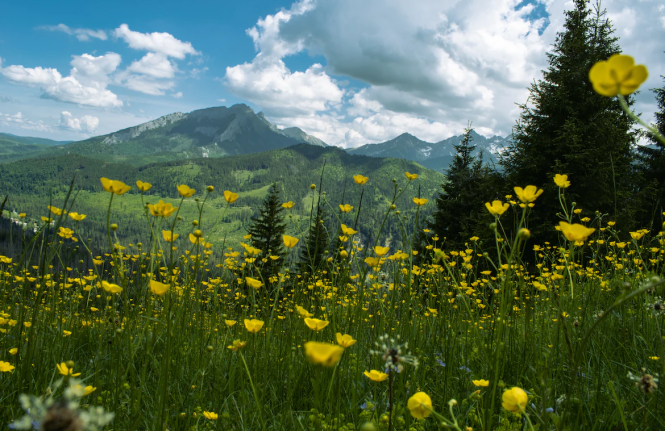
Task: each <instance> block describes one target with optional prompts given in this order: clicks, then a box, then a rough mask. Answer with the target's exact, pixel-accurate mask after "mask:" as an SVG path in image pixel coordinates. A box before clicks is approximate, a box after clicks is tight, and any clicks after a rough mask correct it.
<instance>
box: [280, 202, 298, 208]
mask: <svg viewBox="0 0 665 431" xmlns="http://www.w3.org/2000/svg"><path fill="white" fill-rule="evenodd" d="M294 205H295V202H291V201H288V202H284V203H283V204H282V206H283V207H284V208H286V209H287V210H290V209H291V208H293V206H294Z"/></svg>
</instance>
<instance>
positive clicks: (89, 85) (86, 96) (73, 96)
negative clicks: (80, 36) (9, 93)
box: [0, 52, 122, 107]
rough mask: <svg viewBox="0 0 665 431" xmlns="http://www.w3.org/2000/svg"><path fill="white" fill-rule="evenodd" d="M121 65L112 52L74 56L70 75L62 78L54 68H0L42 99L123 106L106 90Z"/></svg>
mask: <svg viewBox="0 0 665 431" xmlns="http://www.w3.org/2000/svg"><path fill="white" fill-rule="evenodd" d="M119 64H120V55H118V54H116V53H113V52H110V53H107V54H105V55H101V56H98V57H95V56H92V55H89V54H83V55H80V56H77V55H75V56H73V60H72V61H71V65H72V69H71V71H70V75H69V76H67V77H63V76H62V75H61V74H60V72H58V71H57V70H56V69H52V68H42V67H39V66H38V67H34V68H29V67H24V66H21V65H11V66H7V67H5V68H0V74H2V75H3V76H4V77H5V78H6V79H7V80H9V81H10V82H13V83H15V84H22V85H27V86H30V87H37V88H39V89H41V91H42V97H44V98H48V99H54V100H59V101H61V102H68V103H76V104H80V105H88V106H97V107H114V106H122V101H120V100H119V99H118V96H116V95H115V94H114V93H112V92H111V91H110V90H108V89H107V88H106V86H107V84H108V82H109V78H108V75H109V74H110V73H112V72H113V71H115V70H116V68H117V67H118V65H119Z"/></svg>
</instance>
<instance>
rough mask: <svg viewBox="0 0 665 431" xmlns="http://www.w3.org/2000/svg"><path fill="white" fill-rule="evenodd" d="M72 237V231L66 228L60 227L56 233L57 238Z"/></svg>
mask: <svg viewBox="0 0 665 431" xmlns="http://www.w3.org/2000/svg"><path fill="white" fill-rule="evenodd" d="M72 235H74V231H73V230H71V229H69V228H67V227H62V226H60V229H59V231H58V236H60V237H61V238H71V237H72Z"/></svg>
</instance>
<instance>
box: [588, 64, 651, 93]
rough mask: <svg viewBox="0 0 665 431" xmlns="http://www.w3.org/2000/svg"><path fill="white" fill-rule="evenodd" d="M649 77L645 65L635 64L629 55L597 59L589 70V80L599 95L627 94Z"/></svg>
mask: <svg viewBox="0 0 665 431" xmlns="http://www.w3.org/2000/svg"><path fill="white" fill-rule="evenodd" d="M648 77H649V71H648V70H647V68H646V66H644V65H642V64H640V65H637V66H636V65H635V60H634V59H633V57H631V56H630V55H622V54H614V55H612V56H611V57H610V58H609V59H608V60H607V61H599V62H598V63H596V64H594V65H593V67H592V68H591V70H590V71H589V81H591V84H593V89H594V90H596V93H598V94H600V95H601V96H607V97H614V96H616V95H617V94H621V95H622V96H627V95H629V94H631V93H632V92H634V91H635V90H637V89H638V88H639V87H640V85H641V84H642V83H643V82H644V81H646V80H647V78H648Z"/></svg>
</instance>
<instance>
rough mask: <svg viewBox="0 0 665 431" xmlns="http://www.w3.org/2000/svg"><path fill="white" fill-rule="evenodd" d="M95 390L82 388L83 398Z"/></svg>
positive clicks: (87, 387)
mask: <svg viewBox="0 0 665 431" xmlns="http://www.w3.org/2000/svg"><path fill="white" fill-rule="evenodd" d="M96 390H97V388H94V387H92V386H86V387H85V388H83V396H84V397H85V396H86V395H90V394H91V393H93V392H95V391H96Z"/></svg>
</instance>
